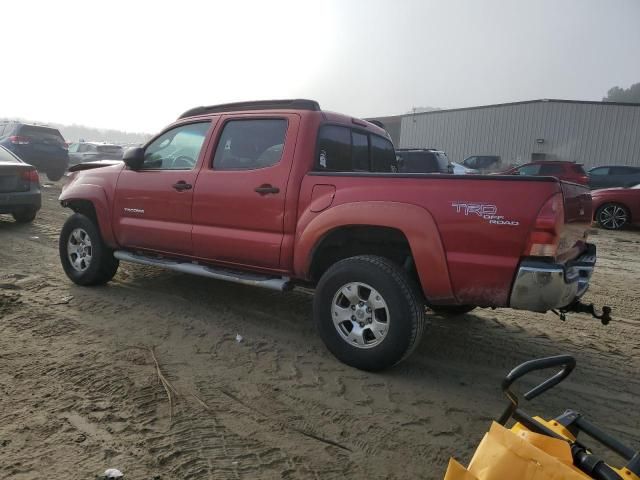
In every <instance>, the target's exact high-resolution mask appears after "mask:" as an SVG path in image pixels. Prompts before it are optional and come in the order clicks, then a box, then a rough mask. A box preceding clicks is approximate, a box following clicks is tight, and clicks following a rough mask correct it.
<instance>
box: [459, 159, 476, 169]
mask: <svg viewBox="0 0 640 480" xmlns="http://www.w3.org/2000/svg"><path fill="white" fill-rule="evenodd" d="M462 164H463V165H464V166H465V167H467V168H478V157H469V158H465V160H464V161H463V162H462Z"/></svg>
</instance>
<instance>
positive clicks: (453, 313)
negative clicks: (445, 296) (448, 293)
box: [429, 305, 476, 317]
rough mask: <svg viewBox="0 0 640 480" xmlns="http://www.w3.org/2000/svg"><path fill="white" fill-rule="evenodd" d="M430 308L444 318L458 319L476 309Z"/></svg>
mask: <svg viewBox="0 0 640 480" xmlns="http://www.w3.org/2000/svg"><path fill="white" fill-rule="evenodd" d="M429 308H431V310H433V311H434V312H436V314H438V315H440V316H443V317H457V316H458V315H464V314H465V313H469V312H470V311H471V310H474V309H475V308H476V306H475V305H431V306H430V307H429Z"/></svg>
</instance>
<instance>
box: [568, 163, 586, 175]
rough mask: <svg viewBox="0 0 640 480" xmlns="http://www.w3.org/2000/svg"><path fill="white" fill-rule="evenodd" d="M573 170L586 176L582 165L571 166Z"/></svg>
mask: <svg viewBox="0 0 640 480" xmlns="http://www.w3.org/2000/svg"><path fill="white" fill-rule="evenodd" d="M571 170H573V171H574V172H575V173H581V174H582V175H584V174H585V171H584V168H582V165H580V164H577V163H575V164H573V165H571Z"/></svg>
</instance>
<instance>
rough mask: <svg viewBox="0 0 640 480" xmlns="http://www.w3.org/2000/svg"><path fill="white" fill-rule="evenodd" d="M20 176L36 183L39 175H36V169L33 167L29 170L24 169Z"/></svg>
mask: <svg viewBox="0 0 640 480" xmlns="http://www.w3.org/2000/svg"><path fill="white" fill-rule="evenodd" d="M20 178H22V179H23V180H25V181H27V182H33V183H38V182H40V177H39V176H38V171H37V170H36V169H35V168H34V169H31V170H25V171H24V172H22V173H21V174H20Z"/></svg>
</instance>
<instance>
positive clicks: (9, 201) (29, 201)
mask: <svg viewBox="0 0 640 480" xmlns="http://www.w3.org/2000/svg"><path fill="white" fill-rule="evenodd" d="M41 205H42V197H41V195H40V190H29V191H28V192H12V193H0V213H13V212H15V211H17V210H21V209H29V210H31V209H34V210H40V207H41Z"/></svg>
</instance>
